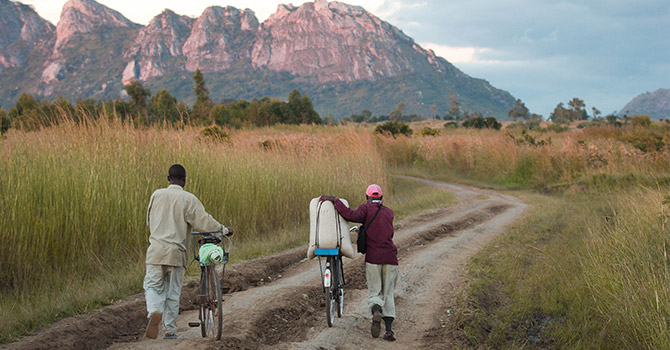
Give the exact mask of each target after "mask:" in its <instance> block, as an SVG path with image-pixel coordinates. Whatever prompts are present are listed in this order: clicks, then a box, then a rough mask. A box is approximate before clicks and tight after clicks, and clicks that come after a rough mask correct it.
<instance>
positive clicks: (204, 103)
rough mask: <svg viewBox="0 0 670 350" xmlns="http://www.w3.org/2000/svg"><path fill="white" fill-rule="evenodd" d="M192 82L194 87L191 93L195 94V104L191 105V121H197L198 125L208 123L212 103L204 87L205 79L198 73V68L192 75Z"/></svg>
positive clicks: (212, 106)
mask: <svg viewBox="0 0 670 350" xmlns="http://www.w3.org/2000/svg"><path fill="white" fill-rule="evenodd" d="M193 82H194V83H195V87H194V88H193V92H194V93H195V104H193V119H194V120H197V121H199V122H200V123H205V124H206V123H210V122H211V118H210V113H211V111H212V108H214V101H212V99H211V98H209V91H207V87H206V86H205V77H204V76H203V75H202V73H201V72H200V68H196V70H195V74H193Z"/></svg>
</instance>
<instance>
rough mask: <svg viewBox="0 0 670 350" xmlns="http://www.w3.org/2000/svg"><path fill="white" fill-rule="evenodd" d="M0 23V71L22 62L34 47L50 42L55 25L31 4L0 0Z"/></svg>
mask: <svg viewBox="0 0 670 350" xmlns="http://www.w3.org/2000/svg"><path fill="white" fill-rule="evenodd" d="M0 23H1V24H2V25H0V72H1V71H2V70H3V69H4V68H9V67H17V66H22V65H23V64H25V63H26V56H27V55H28V53H29V52H30V51H31V50H32V49H33V48H34V47H36V46H43V47H46V46H48V44H49V43H53V42H52V41H51V40H52V38H53V36H54V29H55V28H54V26H53V25H52V24H51V23H49V22H47V21H46V20H44V19H43V18H41V17H40V16H39V15H38V14H37V12H35V9H34V8H33V7H32V6H29V5H24V4H21V3H19V2H14V1H8V0H0Z"/></svg>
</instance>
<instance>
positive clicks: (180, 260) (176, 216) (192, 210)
mask: <svg viewBox="0 0 670 350" xmlns="http://www.w3.org/2000/svg"><path fill="white" fill-rule="evenodd" d="M147 225H148V226H149V230H150V231H151V235H150V236H149V248H148V249H147V259H146V263H147V264H152V265H169V266H183V267H186V264H187V263H188V248H189V246H190V242H191V240H192V238H191V229H192V228H193V229H196V230H198V231H202V232H208V231H217V230H223V232H224V234H225V233H228V230H227V229H226V228H225V227H224V226H223V225H221V224H220V223H219V222H218V221H216V220H214V218H213V217H212V216H211V215H209V214H207V212H206V211H205V207H203V205H202V203H200V201H199V200H198V198H196V196H194V195H193V194H191V193H189V192H187V191H184V189H183V188H182V187H181V186H179V185H170V186H168V187H167V188H162V189H159V190H156V191H155V192H154V193H153V194H152V195H151V200H149V209H148V210H147Z"/></svg>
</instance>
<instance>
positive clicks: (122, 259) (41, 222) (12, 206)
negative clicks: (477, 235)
mask: <svg viewBox="0 0 670 350" xmlns="http://www.w3.org/2000/svg"><path fill="white" fill-rule="evenodd" d="M0 142H1V143H0V151H1V152H2V157H1V158H0V172H2V174H3V177H2V186H0V212H1V213H2V216H0V225H1V226H2V230H1V231H0V239H1V240H2V242H3V244H2V245H0V266H2V269H0V281H1V282H0V283H1V285H0V291H1V292H2V302H0V304H2V306H3V311H6V310H10V309H15V308H16V306H15V305H14V304H13V303H14V302H15V301H17V300H19V299H26V300H27V299H29V298H31V296H34V295H44V293H47V294H49V291H57V290H59V289H63V290H65V289H67V288H70V289H71V287H72V286H75V287H77V288H90V287H91V286H92V285H95V284H96V283H98V282H100V283H101V284H102V283H104V281H109V280H112V278H111V277H110V275H114V274H116V273H118V272H122V273H123V274H125V273H126V272H127V271H132V273H130V274H129V275H128V278H127V279H126V280H123V281H117V283H118V286H117V290H116V292H117V293H118V295H116V298H118V297H121V296H122V294H123V293H127V292H128V291H131V290H137V288H138V286H139V285H140V284H139V283H138V282H139V278H140V276H141V264H142V263H143V260H144V254H145V250H146V247H147V245H148V241H147V238H148V234H149V232H148V229H147V227H146V224H145V215H146V208H147V204H148V200H149V196H150V195H151V193H152V191H154V190H155V189H157V188H160V187H165V186H166V185H167V180H166V176H167V169H168V167H169V166H170V165H171V164H173V163H181V164H183V165H184V166H185V168H186V170H187V173H188V177H187V184H186V190H188V191H191V192H192V193H194V194H196V195H197V196H198V197H199V198H200V199H201V201H202V202H203V204H204V205H205V207H206V209H207V210H208V211H209V212H210V213H211V214H212V215H213V216H214V217H215V218H217V219H218V220H220V221H221V222H222V223H224V224H225V225H228V226H233V227H235V228H236V237H235V240H236V243H235V251H234V252H233V257H234V258H235V259H238V260H239V259H246V258H249V257H252V256H258V255H262V254H264V253H266V252H268V251H276V250H280V249H282V248H285V247H288V246H294V245H296V244H300V243H303V242H306V239H307V237H308V235H307V233H306V232H308V231H307V224H308V221H309V219H308V211H307V210H306V208H307V207H308V203H309V200H310V199H311V198H313V197H315V196H318V195H320V194H336V195H338V196H340V197H345V198H351V199H352V200H353V202H354V203H356V199H358V202H360V199H362V198H361V197H362V195H361V193H362V192H363V191H364V189H365V186H367V184H369V183H373V182H374V183H379V184H380V185H382V186H387V185H388V183H389V180H388V176H387V174H386V171H385V167H384V164H383V161H382V159H381V157H380V156H379V154H378V153H377V150H376V148H375V146H374V139H373V138H372V136H371V135H370V134H369V133H367V132H360V131H356V130H354V129H341V130H338V132H330V131H328V130H326V131H324V130H322V129H319V128H312V127H294V128H290V129H284V130H281V131H277V130H275V129H257V130H254V131H240V132H237V133H234V134H233V135H231V138H230V140H229V141H220V140H212V139H209V138H207V137H204V136H202V134H201V133H200V130H199V129H195V128H189V127H187V128H185V129H184V130H174V129H156V128H152V129H137V128H135V127H134V126H132V125H130V124H127V123H122V122H119V121H115V120H111V121H109V120H97V121H88V122H83V123H74V122H67V121H65V122H63V123H61V124H59V125H57V126H54V127H51V128H48V129H44V130H41V131H37V132H27V133H23V132H17V131H10V132H9V133H8V134H6V137H5V138H3V139H2V141H0ZM138 266H140V267H139V268H138ZM105 285H106V284H105ZM42 292H43V293H42ZM70 293H73V291H72V290H70ZM90 293H93V294H94V293H95V292H93V291H92V290H91V291H90ZM100 293H101V295H105V297H109V296H110V295H109V291H105V290H103V291H100ZM112 297H114V295H113V294H112ZM40 300H42V301H43V300H44V298H42V299H40ZM34 302H36V300H33V301H32V302H31V301H29V300H28V301H27V303H28V304H33V303H34ZM85 303H86V302H84V305H83V306H81V307H80V308H84V309H86V308H88V307H89V306H88V305H86V304H85ZM13 305H14V306H13ZM91 306H95V305H91ZM77 311H79V310H72V309H67V308H65V309H64V310H61V311H59V312H60V313H61V314H63V313H68V312H71V313H74V312H77ZM56 313H57V312H56ZM13 316H14V315H11V316H8V317H4V319H5V322H7V323H5V322H3V323H4V324H3V327H1V328H2V329H14V328H13V326H15V325H16V324H15V322H16V320H15V319H14V320H13V318H16V317H13ZM17 317H19V316H17ZM54 317H57V316H55V315H53V314H52V315H51V316H49V315H45V316H44V317H42V320H38V321H26V323H27V324H28V325H27V326H26V327H27V328H30V324H31V322H44V320H47V321H48V319H50V318H54ZM19 318H20V317H19ZM5 326H7V327H5ZM15 332H19V333H21V330H15ZM3 333H4V331H3ZM11 337H12V335H9V336H8V335H6V334H3V338H5V340H6V339H7V338H11Z"/></svg>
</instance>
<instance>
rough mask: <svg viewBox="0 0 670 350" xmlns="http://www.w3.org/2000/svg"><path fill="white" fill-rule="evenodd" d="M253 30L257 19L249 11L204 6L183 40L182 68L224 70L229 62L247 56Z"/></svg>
mask: <svg viewBox="0 0 670 350" xmlns="http://www.w3.org/2000/svg"><path fill="white" fill-rule="evenodd" d="M257 33H258V19H256V15H254V12H253V11H251V10H242V11H240V10H238V9H236V8H234V7H230V6H229V7H226V8H222V7H218V6H212V7H208V8H207V9H205V11H204V12H203V13H202V15H201V16H200V17H199V18H198V19H197V20H196V21H195V23H194V24H193V29H192V31H191V35H190V36H189V37H188V39H187V40H186V43H184V56H186V70H188V71H195V70H196V68H200V70H202V71H205V72H207V71H210V72H211V71H218V70H224V69H227V68H229V67H230V65H231V64H232V63H233V62H236V61H242V60H245V59H248V58H249V56H250V54H251V48H252V45H253V43H254V41H255V39H256V34H257Z"/></svg>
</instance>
